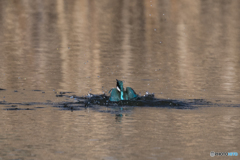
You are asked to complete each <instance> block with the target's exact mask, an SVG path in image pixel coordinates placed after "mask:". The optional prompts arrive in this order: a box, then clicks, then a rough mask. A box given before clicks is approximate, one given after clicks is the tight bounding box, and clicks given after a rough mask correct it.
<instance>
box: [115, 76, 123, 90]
mask: <svg viewBox="0 0 240 160" xmlns="http://www.w3.org/2000/svg"><path fill="white" fill-rule="evenodd" d="M116 80H117V79H116ZM117 90H118V91H119V92H120V91H124V88H123V82H122V81H119V80H117Z"/></svg>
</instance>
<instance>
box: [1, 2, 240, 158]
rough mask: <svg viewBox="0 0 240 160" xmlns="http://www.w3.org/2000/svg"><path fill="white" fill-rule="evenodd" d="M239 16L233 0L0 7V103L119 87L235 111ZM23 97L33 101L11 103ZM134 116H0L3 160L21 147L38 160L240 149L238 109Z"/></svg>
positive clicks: (149, 111)
mask: <svg viewBox="0 0 240 160" xmlns="http://www.w3.org/2000/svg"><path fill="white" fill-rule="evenodd" d="M239 8H240V1H234V0H229V1H201V0H194V1H192V0H181V1H177V0H159V1H157V0H151V1H149V0H142V1H141V0H131V1H128V0H122V1H117V0H115V1H112V0H101V1H95V0H89V1H87V0H71V1H64V0H51V1H48V0H43V1H31V0H24V1H13V0H0V88H5V89H7V91H9V90H10V91H9V92H8V93H7V94H6V92H5V91H4V92H2V91H0V92H1V93H0V101H3V100H6V101H7V102H24V101H25V100H26V102H45V100H46V99H50V100H52V101H55V99H54V100H53V99H51V98H52V97H51V96H52V95H51V96H49V97H47V96H46V97H44V98H43V99H42V98H39V97H42V95H39V97H38V96H37V95H38V93H36V97H35V98H34V95H35V94H32V93H29V92H28V91H31V90H33V89H39V90H43V91H46V93H48V92H51V91H52V90H53V89H54V90H57V91H72V92H75V93H74V94H76V95H86V94H87V93H88V92H91V93H94V94H100V93H102V92H107V91H109V90H110V89H111V88H112V87H114V86H115V83H116V81H115V79H120V80H124V81H125V83H124V85H125V86H131V87H132V88H134V90H135V91H136V92H137V93H139V92H141V94H142V95H143V94H144V93H145V92H146V91H149V92H151V93H152V92H153V93H155V95H156V97H158V98H166V99H167V98H171V99H193V98H203V99H208V100H209V99H210V100H212V99H214V100H221V102H223V103H224V102H226V101H228V102H230V103H237V104H240V100H239V94H240V54H239V53H240V47H239V43H240V39H239V35H240V34H239V33H240V23H239V19H240V9H239ZM22 89H26V91H24V92H26V95H29V94H31V96H28V97H27V98H25V99H21V98H19V97H20V95H19V97H18V98H14V96H13V95H11V94H9V93H10V92H12V91H13V90H18V91H19V92H18V93H19V94H20V91H22ZM12 93H13V92H12ZM18 93H16V95H18ZM14 94H15V93H14ZM24 94H25V93H24ZM132 112H133V114H132V115H131V116H129V117H123V118H122V120H121V118H120V120H121V122H118V121H116V120H115V117H114V115H112V114H103V113H101V112H93V111H92V112H90V113H89V112H87V111H82V112H73V113H70V112H66V111H56V112H55V110H54V111H53V110H51V109H43V110H37V111H35V110H34V111H29V112H26V111H16V112H15V111H13V112H9V111H4V112H2V113H1V116H0V117H3V118H2V120H1V121H0V124H1V126H0V128H1V129H0V133H1V134H0V135H2V137H3V138H2V142H1V139H0V143H1V144H4V145H0V146H2V150H1V151H0V154H1V155H0V157H4V155H6V154H12V152H14V153H15V149H17V150H18V149H19V148H20V149H21V151H19V152H18V154H19V153H22V154H23V155H24V156H23V157H25V158H26V157H27V156H26V155H28V156H30V157H31V156H33V157H34V156H36V157H37V159H45V158H46V156H47V157H49V158H50V159H54V158H56V159H68V158H69V157H73V159H74V158H75V159H79V157H84V158H83V159H86V158H87V157H91V158H92V159H94V158H96V159H97V158H98V157H99V156H100V157H102V158H104V159H114V158H117V159H127V158H128V157H130V159H131V158H132V159H147V158H152V159H154V158H157V159H171V158H172V159H177V158H179V159H181V158H183V159H208V158H210V156H209V153H210V151H212V150H214V151H222V152H225V151H226V152H227V151H238V150H237V149H239V148H240V147H239V144H240V143H239V136H238V133H239V116H238V115H239V109H238V108H230V107H229V108H206V109H203V110H200V111H196V110H194V111H192V110H191V111H186V110H183V111H181V110H170V109H169V110H168V109H166V110H165V109H157V108H144V109H142V108H135V109H134V110H133V111H132ZM79 114H83V115H84V116H80V117H79ZM88 122H90V123H89V124H88ZM216 141H217V143H216ZM25 142H26V143H25ZM26 148H34V149H33V150H32V151H33V152H32V151H29V150H28V149H26ZM227 149H229V150H227ZM194 152H198V153H194ZM239 152H240V151H238V153H239ZM28 153H29V154H28ZM189 153H191V154H190V156H189V157H190V158H188V154H189ZM30 154H33V155H30ZM202 155H204V156H206V157H204V158H202V157H201V156H202ZM7 156H9V155H7ZM10 156H11V155H10ZM18 157H21V156H16V157H14V156H13V158H18ZM126 157H127V158H126ZM218 158H219V159H221V158H223V157H218ZM9 159H11V158H9ZM26 159H27V158H26ZM29 159H30V158H29Z"/></svg>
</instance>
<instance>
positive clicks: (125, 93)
mask: <svg viewBox="0 0 240 160" xmlns="http://www.w3.org/2000/svg"><path fill="white" fill-rule="evenodd" d="M109 92H111V95H110V98H109V100H110V101H121V100H132V99H135V98H137V97H138V95H137V94H136V93H135V91H134V90H133V89H132V88H131V87H127V88H126V90H124V88H123V82H122V81H119V80H117V87H116V88H113V89H111V90H110V91H109Z"/></svg>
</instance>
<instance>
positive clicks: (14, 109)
mask: <svg viewBox="0 0 240 160" xmlns="http://www.w3.org/2000/svg"><path fill="white" fill-rule="evenodd" d="M3 110H8V111H16V110H34V109H33V108H16V107H15V108H4V109H3Z"/></svg>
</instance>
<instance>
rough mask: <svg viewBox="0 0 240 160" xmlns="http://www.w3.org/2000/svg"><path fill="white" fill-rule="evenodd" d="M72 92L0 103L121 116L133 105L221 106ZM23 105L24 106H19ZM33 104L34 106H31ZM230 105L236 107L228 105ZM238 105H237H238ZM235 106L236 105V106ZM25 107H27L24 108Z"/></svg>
mask: <svg viewBox="0 0 240 160" xmlns="http://www.w3.org/2000/svg"><path fill="white" fill-rule="evenodd" d="M33 91H41V90H33ZM69 93H73V92H55V94H56V97H63V98H67V99H70V100H71V99H72V100H74V101H73V102H66V101H62V102H57V103H54V102H53V101H51V100H46V102H42V103H40V102H24V103H8V102H6V101H0V105H4V106H5V107H6V108H4V110H35V109H40V108H44V107H38V106H36V105H40V106H43V105H48V106H53V107H56V108H58V109H60V110H69V111H78V110H84V109H86V108H91V109H93V110H97V111H99V112H104V113H114V114H116V115H119V117H121V114H122V113H128V112H129V110H132V108H133V107H159V108H169V109H196V108H199V107H203V106H204V107H205V106H206V107H209V106H221V104H220V103H218V102H219V101H220V100H216V102H217V103H212V102H210V101H207V100H204V99H182V100H174V99H159V98H155V96H154V94H146V95H144V96H139V97H138V98H137V99H135V100H128V101H127V100H124V101H119V102H111V101H109V96H107V95H105V94H101V95H94V94H91V93H90V94H88V95H87V96H81V97H80V96H76V95H69ZM21 106H24V107H25V108H24V107H21ZM31 106H34V107H31ZM229 106H231V107H236V105H235V106H233V105H229ZM238 106H239V105H238ZM238 106H237V107H238ZM26 107H27V108H26Z"/></svg>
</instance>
